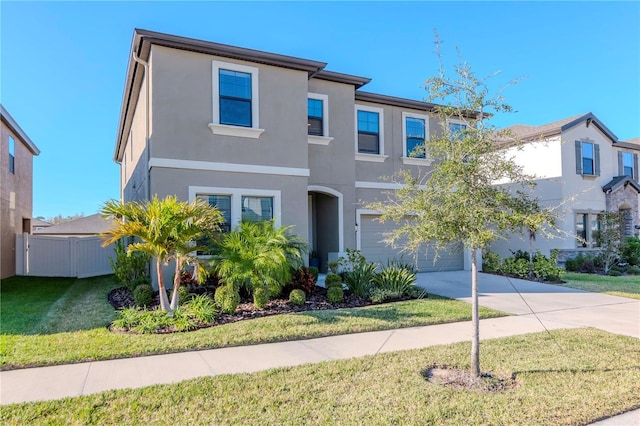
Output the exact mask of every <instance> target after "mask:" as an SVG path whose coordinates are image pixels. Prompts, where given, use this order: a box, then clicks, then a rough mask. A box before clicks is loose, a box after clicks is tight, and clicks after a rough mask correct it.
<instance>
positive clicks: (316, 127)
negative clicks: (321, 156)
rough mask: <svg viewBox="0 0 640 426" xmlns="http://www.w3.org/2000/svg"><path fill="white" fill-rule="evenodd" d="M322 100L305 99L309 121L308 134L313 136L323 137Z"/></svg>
mask: <svg viewBox="0 0 640 426" xmlns="http://www.w3.org/2000/svg"><path fill="white" fill-rule="evenodd" d="M323 103H324V102H322V99H311V98H309V99H307V115H308V120H309V129H308V134H310V135H313V136H325V134H324V123H323V121H324V120H323V116H324V114H323Z"/></svg>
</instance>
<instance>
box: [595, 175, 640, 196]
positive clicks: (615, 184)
mask: <svg viewBox="0 0 640 426" xmlns="http://www.w3.org/2000/svg"><path fill="white" fill-rule="evenodd" d="M626 185H631V186H632V187H633V188H634V189H635V190H636V191H637V192H638V193H640V185H638V182H636V181H635V180H633V179H631V178H630V177H629V176H616V177H614V178H613V179H611V181H609V183H607V184H606V185H605V186H603V187H602V190H603V191H604V192H610V191H615V190H616V189H618V188H622V187H624V186H626Z"/></svg>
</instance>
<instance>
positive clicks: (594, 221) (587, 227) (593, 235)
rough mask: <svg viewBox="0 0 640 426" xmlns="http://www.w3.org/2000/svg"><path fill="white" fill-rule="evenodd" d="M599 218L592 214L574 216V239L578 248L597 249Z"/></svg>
mask: <svg viewBox="0 0 640 426" xmlns="http://www.w3.org/2000/svg"><path fill="white" fill-rule="evenodd" d="M599 232H600V216H599V215H598V214H594V213H577V214H576V237H577V241H578V242H577V244H578V247H585V248H587V247H599V246H600V245H599V243H598V241H597V240H598V233H599Z"/></svg>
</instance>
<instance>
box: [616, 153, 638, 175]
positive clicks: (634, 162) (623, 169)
mask: <svg viewBox="0 0 640 426" xmlns="http://www.w3.org/2000/svg"><path fill="white" fill-rule="evenodd" d="M618 170H619V171H618V173H619V176H629V177H630V178H632V179H636V180H637V179H638V154H635V153H631V152H620V151H619V152H618Z"/></svg>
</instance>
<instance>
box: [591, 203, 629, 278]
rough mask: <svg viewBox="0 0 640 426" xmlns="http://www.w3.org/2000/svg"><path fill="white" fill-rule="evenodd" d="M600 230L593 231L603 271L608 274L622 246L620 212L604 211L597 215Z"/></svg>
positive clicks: (618, 256)
mask: <svg viewBox="0 0 640 426" xmlns="http://www.w3.org/2000/svg"><path fill="white" fill-rule="evenodd" d="M598 216H599V217H598V219H599V221H600V230H599V231H597V232H594V234H595V235H594V237H595V240H596V242H597V243H598V246H600V249H601V250H602V254H601V256H602V260H603V263H604V273H605V274H608V273H609V270H610V269H611V267H612V266H613V265H615V264H616V262H617V261H618V259H619V258H620V250H621V248H622V227H621V225H622V215H621V214H620V212H605V213H601V214H600V215H598Z"/></svg>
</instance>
